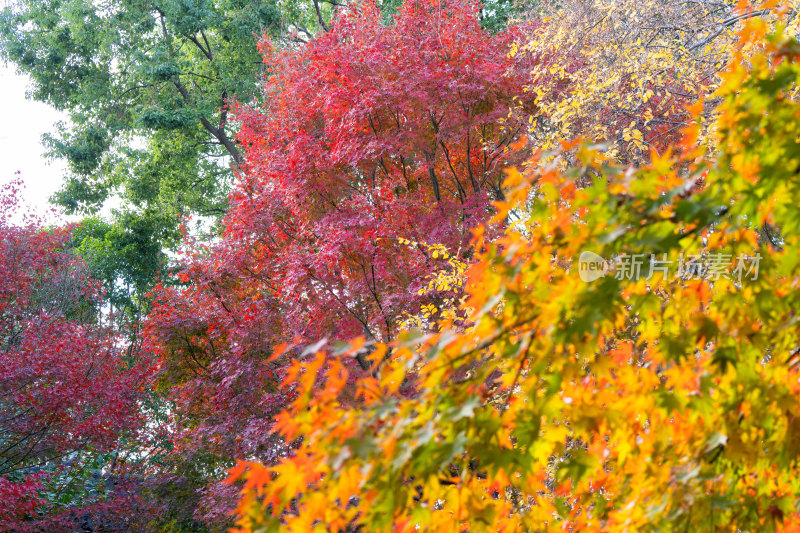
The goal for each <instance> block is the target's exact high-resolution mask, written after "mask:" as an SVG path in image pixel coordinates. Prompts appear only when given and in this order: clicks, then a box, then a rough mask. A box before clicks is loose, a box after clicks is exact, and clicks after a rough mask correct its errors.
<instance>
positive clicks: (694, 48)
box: [511, 0, 774, 162]
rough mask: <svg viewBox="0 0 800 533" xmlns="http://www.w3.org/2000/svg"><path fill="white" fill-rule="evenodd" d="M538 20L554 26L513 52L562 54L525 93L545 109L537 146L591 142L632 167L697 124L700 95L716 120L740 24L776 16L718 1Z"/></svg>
mask: <svg viewBox="0 0 800 533" xmlns="http://www.w3.org/2000/svg"><path fill="white" fill-rule="evenodd" d="M537 14H538V15H539V16H542V17H544V20H546V21H547V22H546V23H545V24H540V25H537V26H536V27H534V28H533V31H529V32H528V33H529V35H528V36H527V37H526V38H524V39H521V40H519V41H518V42H516V43H514V45H513V46H512V50H511V53H512V54H515V55H516V54H523V55H533V56H538V55H541V54H549V55H552V56H555V57H558V58H559V60H558V62H556V63H555V64H548V65H542V66H539V67H537V68H536V69H535V70H534V73H533V76H532V79H531V83H530V85H529V87H528V88H527V89H526V90H528V91H530V92H532V93H534V94H535V101H536V104H537V105H538V106H539V107H541V109H542V112H541V113H540V115H539V117H537V119H536V121H535V123H534V124H533V125H532V127H531V128H530V135H531V137H532V139H533V141H534V142H536V143H537V145H539V146H541V147H542V148H543V149H545V150H550V149H555V148H557V147H558V146H559V143H560V142H561V141H562V140H563V139H571V138H576V137H579V136H580V137H586V138H587V139H589V140H593V141H596V142H602V143H604V144H605V145H606V146H607V150H608V152H609V153H608V155H609V156H610V157H614V158H616V159H619V160H621V161H625V162H641V161H643V160H644V159H646V158H647V157H648V156H649V153H650V150H651V148H652V149H655V150H656V151H658V152H659V153H660V152H661V151H663V150H664V149H665V148H666V147H668V146H669V145H671V144H674V143H675V142H677V140H678V139H679V138H680V132H681V129H682V128H683V127H684V126H686V125H687V124H688V122H690V121H691V120H692V119H693V117H692V116H691V115H690V114H689V113H687V112H686V106H687V105H689V104H691V103H692V102H694V101H696V100H697V99H698V98H705V99H706V100H707V104H708V105H707V108H706V109H705V110H704V113H703V115H704V116H706V117H707V116H708V115H710V113H712V112H713V108H714V106H713V100H712V99H710V98H708V97H709V95H711V94H712V93H713V92H714V90H715V89H716V87H717V86H718V84H719V81H720V78H719V76H718V73H719V71H720V70H721V69H722V68H723V67H724V66H725V65H726V64H727V63H728V62H729V61H730V60H731V58H732V55H733V51H734V50H733V44H734V43H735V42H736V39H735V31H736V29H737V23H740V22H741V21H744V20H746V19H748V18H750V17H755V16H757V17H762V18H765V19H767V20H771V19H773V18H774V16H773V15H772V14H770V12H769V10H768V9H762V8H761V7H759V5H758V3H753V5H752V6H751V9H749V10H748V11H747V12H742V11H740V10H737V8H736V5H735V3H725V2H713V1H708V2H706V1H700V2H692V4H691V6H685V5H682V4H676V3H665V2H647V1H645V2H642V1H633V0H592V1H590V2H583V1H576V2H567V3H564V2H546V3H545V4H544V5H543V6H539V8H538V9H537ZM553 74H559V76H554V75H553ZM565 77H566V78H568V79H570V80H572V81H573V83H571V84H570V86H569V87H570V88H569V90H568V91H566V92H553V91H551V90H550V88H551V87H552V85H553V83H554V82H555V83H563V81H562V79H563V78H565ZM704 136H705V132H704Z"/></svg>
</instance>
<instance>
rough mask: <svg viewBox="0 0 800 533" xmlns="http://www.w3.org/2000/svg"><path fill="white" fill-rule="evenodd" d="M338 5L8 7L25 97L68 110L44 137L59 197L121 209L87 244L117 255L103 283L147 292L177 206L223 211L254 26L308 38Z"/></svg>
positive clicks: (2, 42)
mask: <svg viewBox="0 0 800 533" xmlns="http://www.w3.org/2000/svg"><path fill="white" fill-rule="evenodd" d="M332 9H333V3H328V2H314V3H309V2H294V1H290V2H278V1H277V0H257V1H250V0H123V1H121V2H118V1H109V0H101V1H93V0H44V1H42V0H18V1H14V2H11V3H9V4H8V5H7V6H6V7H5V9H3V11H2V14H1V15H0V54H2V57H3V59H4V60H6V61H9V62H11V63H13V64H14V65H16V67H17V69H18V70H19V71H20V72H22V73H24V74H26V75H28V76H29V77H30V79H31V82H32V84H31V88H30V92H29V95H28V96H29V97H30V98H32V99H34V100H38V101H42V102H45V103H48V104H50V105H52V106H53V107H54V108H56V109H58V110H61V111H65V112H67V114H68V117H69V121H68V123H67V124H64V123H62V124H60V125H59V126H58V128H57V131H54V132H52V133H51V134H49V135H47V136H46V139H45V141H46V144H47V146H48V147H49V149H50V154H51V155H52V156H53V157H58V158H64V159H66V160H67V161H68V163H69V175H68V176H67V177H66V180H65V183H64V186H63V187H62V189H61V190H60V191H59V192H58V193H57V194H56V195H55V197H54V201H55V202H56V203H57V204H59V205H61V206H63V207H64V208H65V209H66V211H67V212H68V213H71V214H89V215H91V214H96V213H97V212H99V210H100V209H101V208H102V207H103V206H104V205H109V200H112V204H116V205H118V206H119V207H118V208H117V209H116V210H115V216H114V217H113V219H114V221H113V223H110V224H107V225H106V226H105V229H104V231H105V232H104V234H103V235H98V234H97V231H99V229H100V227H99V226H98V225H97V224H94V225H93V226H92V232H93V235H92V239H90V241H89V242H87V243H86V246H87V247H88V248H91V251H92V254H93V257H94V258H95V259H98V260H99V261H100V265H99V268H100V270H104V269H105V270H108V269H107V268H106V265H104V263H108V262H110V261H112V260H114V258H115V256H117V255H120V254H121V255H122V256H124V261H122V264H121V265H117V266H115V267H114V268H113V269H112V270H113V274H114V275H117V276H118V277H116V278H106V279H105V282H106V285H107V287H114V286H116V284H118V283H119V281H120V279H122V283H123V284H128V285H130V286H131V287H133V289H134V290H135V291H139V292H138V294H139V296H141V294H143V293H142V292H141V291H143V290H144V291H145V292H146V289H147V286H148V285H149V284H152V280H153V279H154V277H155V272H156V271H157V270H159V269H160V268H161V266H162V264H163V260H164V257H163V255H162V251H163V250H164V249H165V248H170V247H171V246H172V245H173V244H175V243H177V242H178V238H179V236H180V231H179V226H180V219H181V217H184V216H195V217H201V220H204V221H210V222H212V223H213V222H214V221H216V220H218V219H219V217H220V216H221V215H222V214H224V212H225V206H226V199H227V191H228V187H229V185H230V182H231V179H232V176H233V174H232V168H233V167H236V166H237V165H239V164H241V162H242V154H241V151H240V148H239V147H238V146H237V144H236V142H235V129H236V128H235V124H232V123H231V114H230V105H231V104H232V103H233V102H234V100H236V101H239V102H242V103H247V102H250V101H252V100H253V99H254V98H255V95H257V94H258V93H259V83H260V81H261V79H262V77H261V76H260V73H261V72H262V69H263V63H262V60H261V56H260V54H259V53H258V50H257V47H256V41H257V37H260V36H262V35H264V34H270V35H273V36H274V37H280V36H284V40H285V42H287V43H291V42H292V41H293V40H298V39H300V40H303V39H310V38H312V37H313V35H315V34H316V33H317V32H319V31H320V29H324V28H325V27H326V24H325V22H324V21H325V19H326V18H329V17H330V16H331V13H332ZM97 239H99V240H100V241H102V242H103V246H102V247H98V246H97ZM98 254H99V255H98ZM120 269H122V270H125V272H124V273H123V272H121V271H120ZM110 273H111V272H110ZM120 276H121V277H120ZM134 279H135V282H134V283H131V281H133V280H134Z"/></svg>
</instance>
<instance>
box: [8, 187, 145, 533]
mask: <svg viewBox="0 0 800 533" xmlns="http://www.w3.org/2000/svg"><path fill="white" fill-rule="evenodd" d="M17 194H18V193H17V189H16V185H12V186H9V187H7V188H5V189H4V190H3V191H2V194H1V195H0V202H2V206H3V216H2V218H0V523H2V524H3V527H4V528H10V529H11V530H14V531H25V530H28V529H30V530H32V531H38V530H41V528H44V529H51V530H52V529H61V528H69V527H70V524H71V522H70V518H69V516H67V517H63V516H60V515H64V514H67V509H66V506H65V505H63V504H64V503H69V504H71V503H72V502H73V498H74V497H75V496H74V495H75V494H76V491H77V497H78V498H79V499H80V501H81V502H82V503H84V504H86V505H90V504H92V503H94V501H96V500H97V499H98V498H100V497H102V496H104V494H103V491H101V492H100V493H97V492H96V493H95V494H94V495H88V494H86V493H82V492H81V488H80V487H78V488H76V487H75V486H74V482H75V480H76V479H78V478H80V476H81V475H82V473H81V470H82V468H84V467H85V465H86V463H87V461H90V458H91V457H92V456H97V455H98V454H110V453H113V452H116V451H118V449H119V444H120V437H121V436H122V435H123V434H125V435H127V437H128V438H133V437H134V436H135V434H136V432H137V430H138V429H139V428H140V427H141V424H142V423H143V422H144V419H143V417H142V413H141V411H140V409H139V404H138V399H139V398H140V397H141V390H142V388H141V387H142V385H143V384H144V383H146V382H147V381H149V380H148V375H149V371H150V368H149V367H148V366H147V365H145V364H143V363H144V360H143V359H140V358H138V355H140V354H138V353H135V352H133V351H132V350H131V349H127V348H126V339H125V337H124V336H122V335H121V333H120V332H119V331H117V330H116V329H115V328H112V327H110V326H109V325H108V324H105V323H104V322H103V320H102V319H101V318H100V317H99V316H98V314H97V311H98V306H102V302H103V295H102V293H101V290H100V286H99V284H98V283H97V282H96V281H94V280H92V279H91V276H90V275H89V273H88V272H87V269H86V264H85V262H83V261H82V260H80V259H79V258H77V257H76V256H75V255H74V254H72V253H71V251H70V250H69V243H70V235H71V230H72V228H70V227H66V228H54V229H52V230H44V229H41V228H40V227H38V224H37V223H36V221H35V220H30V219H29V218H28V219H24V223H23V224H22V225H20V224H19V223H18V222H15V221H13V220H12V217H14V216H16V215H17V214H18V212H19V211H18V208H17V205H16V202H17V200H16V196H17ZM129 348H130V346H129ZM134 355H135V356H136V357H135V356H134ZM71 493H72V494H73V497H70V494H71ZM46 494H50V495H55V498H47V497H46ZM59 504H61V505H59ZM31 518H39V519H40V522H39V524H38V525H37V523H36V522H34V523H30V519H31ZM47 520H52V521H51V522H47ZM65 520H66V521H65ZM43 524H49V525H43ZM4 530H5V529H4Z"/></svg>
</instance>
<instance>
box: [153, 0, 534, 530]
mask: <svg viewBox="0 0 800 533" xmlns="http://www.w3.org/2000/svg"><path fill="white" fill-rule="evenodd" d="M512 39H514V33H513V31H509V32H505V33H500V34H496V35H494V34H491V33H489V32H488V31H486V30H484V29H483V28H482V27H481V25H480V20H479V17H478V9H477V6H474V5H472V4H471V3H469V2H463V1H461V0H458V1H453V2H447V3H441V4H440V3H432V2H427V1H412V2H406V3H405V4H404V5H403V6H401V7H400V8H399V10H398V12H397V14H396V16H395V18H394V22H393V24H391V25H386V24H384V22H383V15H382V13H381V11H380V10H379V9H378V8H377V7H376V6H375V5H374V4H373V3H371V2H365V3H363V4H360V5H358V6H354V7H352V8H350V9H347V10H343V11H341V12H340V13H339V15H338V16H337V17H336V18H335V19H334V21H333V22H332V23H331V27H330V31H329V32H327V33H324V34H322V35H320V36H319V37H318V38H316V39H315V40H313V41H310V42H309V43H308V44H306V45H304V46H300V47H298V48H290V49H282V50H281V49H278V48H277V47H275V46H274V44H273V43H272V42H271V41H270V40H269V39H265V40H264V41H263V42H262V44H261V48H262V50H263V52H264V55H265V64H266V65H267V66H268V68H269V69H270V73H269V76H268V78H267V79H266V81H265V85H264V99H265V104H264V106H263V108H262V107H258V106H244V105H243V106H240V107H239V108H238V110H237V117H238V120H239V121H241V133H240V135H239V142H240V143H241V145H242V146H245V147H246V154H245V155H246V157H245V159H246V161H245V163H244V164H243V168H242V172H241V174H240V175H239V181H238V183H237V185H236V187H235V188H234V192H233V194H232V195H231V198H230V205H231V210H230V213H229V214H228V215H227V216H226V218H225V221H224V227H225V229H224V232H223V234H222V235H221V239H220V240H219V242H216V243H211V244H205V245H201V244H198V243H188V246H187V249H188V254H189V255H188V256H187V257H186V258H185V263H184V269H183V271H182V273H181V274H180V279H181V281H182V283H183V284H184V285H183V286H182V287H181V286H179V287H169V286H163V287H159V288H158V290H157V291H156V300H155V305H154V309H153V312H152V313H151V316H150V319H149V323H148V326H147V332H146V335H147V338H148V342H149V345H150V346H151V347H152V348H153V349H154V350H155V351H157V352H158V353H160V354H161V355H162V357H163V361H162V368H161V380H162V383H163V387H164V390H166V391H168V392H169V395H170V397H171V398H172V400H173V401H174V402H175V406H176V407H175V411H174V420H175V423H176V427H177V428H178V432H179V435H180V437H176V441H177V442H180V443H181V444H179V445H178V446H177V447H176V450H175V454H174V456H175V460H177V461H179V462H180V463H181V464H186V463H185V462H184V459H185V458H187V457H197V458H198V461H199V462H200V463H202V464H204V465H205V466H204V468H205V472H210V473H211V474H210V475H207V476H206V477H205V480H204V481H199V483H201V484H202V485H209V484H210V488H208V489H207V494H206V496H204V497H203V498H202V501H197V502H196V505H197V509H198V510H197V513H196V514H197V515H204V516H216V517H223V518H224V510H225V509H226V507H225V505H227V506H228V507H227V508H231V507H232V505H233V502H234V501H235V490H231V488H230V487H226V486H223V485H219V484H215V483H214V481H215V480H220V479H222V478H224V475H225V471H226V469H227V468H229V467H230V466H232V465H233V464H234V463H233V461H234V459H240V458H252V457H257V458H259V459H260V460H262V461H264V462H266V463H271V462H275V461H277V460H278V459H279V458H280V457H281V456H283V455H285V453H286V452H287V449H288V444H287V443H286V442H285V441H284V439H283V437H282V436H281V435H278V434H276V433H275V432H274V431H273V426H274V417H275V415H277V413H278V412H280V410H281V409H283V408H284V407H285V405H286V404H287V402H288V401H290V400H291V398H292V397H293V393H292V392H291V391H284V390H281V388H280V387H279V384H280V383H281V381H282V380H283V379H284V378H285V377H286V368H287V365H288V363H289V362H290V361H291V358H292V357H294V356H295V355H299V353H300V351H301V350H300V349H298V350H296V352H297V353H294V354H293V355H291V356H290V355H288V354H287V355H285V356H284V357H282V358H280V359H278V360H274V359H271V357H270V356H271V354H272V352H273V348H274V347H275V346H276V345H277V344H279V343H281V342H293V341H295V340H296V339H298V341H299V343H300V344H302V343H304V342H309V343H311V342H315V341H317V340H318V339H320V338H322V337H328V338H330V339H340V340H345V339H350V338H352V337H353V336H357V335H365V336H367V337H369V338H372V339H377V340H381V341H390V340H392V339H393V338H394V336H395V335H396V334H397V332H398V331H399V330H400V328H401V325H402V323H403V322H404V321H405V320H406V319H407V318H408V317H409V316H412V315H416V314H417V312H418V311H419V309H420V308H421V307H422V306H431V307H432V308H433V309H436V308H438V307H440V306H441V307H443V306H444V304H446V303H447V302H449V301H452V300H453V299H454V298H456V297H457V294H459V291H460V289H459V288H458V286H456V285H452V286H451V285H447V284H440V286H439V288H438V290H433V291H430V290H427V289H426V287H427V285H428V284H429V283H431V282H432V281H433V280H434V278H436V277H437V276H438V277H439V279H442V278H441V276H443V275H445V274H447V273H448V272H451V273H452V272H455V271H457V269H458V268H459V264H460V263H461V262H465V261H468V260H469V259H468V258H469V257H471V255H472V254H473V253H474V252H473V250H472V248H471V245H470V242H469V241H470V235H471V230H472V228H475V227H477V226H479V225H480V224H482V223H483V222H484V221H485V220H487V219H488V218H489V217H490V216H491V214H492V207H491V204H490V202H491V201H492V200H493V199H498V198H502V197H503V195H504V192H503V191H504V187H503V184H502V182H503V179H504V176H505V170H504V169H505V168H506V167H507V166H509V165H512V164H516V163H519V162H521V161H522V160H523V159H524V158H525V157H526V155H525V153H524V152H523V151H518V150H515V149H514V148H513V147H512V144H513V143H514V142H515V141H517V140H518V139H519V133H520V132H521V131H522V130H523V129H524V121H523V117H524V118H525V120H527V117H528V116H529V115H530V114H531V113H533V112H534V111H535V110H534V109H533V108H532V107H530V106H528V105H527V103H526V100H525V99H520V98H519V95H521V94H522V87H523V85H524V83H525V82H526V80H527V75H526V74H525V72H526V70H525V68H526V65H529V64H531V61H530V60H528V58H524V59H521V60H520V59H514V58H511V57H509V56H508V54H507V51H508V49H509V46H510V43H511V42H512ZM527 72H529V70H528V71H527ZM398 236H402V237H403V238H404V239H405V240H404V241H403V242H400V241H398ZM456 258H457V259H458V261H455V259H456ZM434 314H435V312H434ZM352 364H353V366H354V367H355V366H357V364H356V362H355V361H353V362H352ZM362 364H365V361H364V360H363V359H362ZM362 371H363V369H362ZM200 478H201V479H202V476H200Z"/></svg>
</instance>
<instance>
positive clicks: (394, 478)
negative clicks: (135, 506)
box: [231, 20, 800, 531]
mask: <svg viewBox="0 0 800 533" xmlns="http://www.w3.org/2000/svg"><path fill="white" fill-rule="evenodd" d="M770 31H771V33H769V32H768V26H767V23H766V22H765V21H764V20H757V21H751V22H750V23H749V24H748V25H746V26H745V29H744V30H743V31H742V32H741V34H740V42H739V45H738V46H737V48H736V49H735V50H734V51H733V61H731V63H730V64H729V65H728V67H727V68H726V69H725V70H724V71H723V72H722V75H721V76H722V80H723V83H722V85H721V86H720V88H719V89H718V90H717V91H716V93H715V94H714V97H715V98H718V99H719V100H720V102H721V103H720V105H719V107H718V108H717V114H716V119H715V120H716V122H715V127H714V131H715V132H716V134H715V137H714V146H715V150H716V151H715V152H713V153H711V152H707V151H706V150H705V149H704V148H703V147H702V146H700V145H699V144H698V142H697V139H698V133H699V126H698V125H697V124H694V125H691V126H690V127H688V128H687V129H685V130H684V131H683V134H682V139H681V141H680V144H678V145H675V146H673V147H671V148H670V149H669V150H667V151H666V152H665V153H664V154H662V155H658V154H656V153H655V152H653V153H652V157H651V158H650V160H649V161H648V162H647V163H645V164H643V165H642V166H640V167H639V168H636V169H630V168H628V169H626V168H622V167H618V166H616V165H615V163H614V161H613V160H609V159H608V158H607V156H605V155H603V153H604V152H603V151H602V150H598V149H592V148H582V149H580V150H579V151H578V158H579V159H578V160H579V161H580V165H579V166H577V167H572V168H570V169H568V170H567V171H566V172H563V171H561V170H559V168H560V165H559V164H558V161H557V154H550V155H544V154H542V155H537V156H536V157H535V158H534V164H533V165H532V168H531V169H530V170H528V171H527V172H525V173H524V174H519V173H516V174H514V176H513V179H510V180H509V181H508V182H507V186H508V187H509V192H508V194H506V198H505V200H504V201H500V202H497V203H495V204H494V205H495V207H496V209H497V211H498V212H497V214H496V215H495V217H494V220H495V222H497V223H500V222H502V221H504V220H508V219H509V217H512V216H513V217H514V219H515V220H519V222H517V223H514V224H509V225H506V229H505V234H504V235H503V236H502V237H500V238H498V239H491V240H490V239H487V238H486V235H485V234H484V233H483V232H482V231H477V232H476V237H475V239H476V240H475V241H473V243H474V247H475V249H476V250H482V251H481V253H480V254H479V256H478V257H477V261H476V263H475V264H474V265H473V266H472V267H471V268H470V270H469V272H468V282H467V286H466V291H467V293H468V294H469V299H468V300H467V301H466V302H465V303H464V304H463V305H464V309H465V310H469V311H470V312H471V315H470V320H469V321H468V323H467V324H466V325H464V324H461V325H460V324H454V323H446V322H445V323H440V324H439V328H440V331H438V332H437V333H427V334H424V333H420V332H417V333H414V332H409V333H407V334H406V335H403V336H401V337H400V338H399V339H398V340H397V341H396V342H394V343H392V344H390V345H383V344H381V345H378V346H377V349H376V351H375V353H373V355H372V357H371V361H372V365H373V367H372V368H373V371H374V375H372V376H359V377H358V379H357V380H356V381H355V387H356V392H355V398H356V401H352V400H347V401H342V398H343V397H346V398H350V397H351V396H353V393H352V392H350V391H348V388H349V387H351V383H352V381H353V380H352V374H351V372H350V370H349V368H350V367H349V364H348V359H349V358H350V357H352V355H353V354H354V353H356V352H357V350H358V348H359V347H360V346H361V343H356V344H355V345H353V347H351V348H350V349H335V348H334V349H331V350H319V351H317V353H316V354H314V355H312V356H310V357H308V358H307V360H305V361H301V360H298V361H296V362H294V363H293V365H292V367H291V369H290V371H289V378H288V379H287V380H286V382H285V386H287V387H290V388H292V389H293V390H295V391H296V398H295V400H294V401H293V402H292V405H291V406H290V407H289V409H288V410H287V411H285V412H284V413H281V414H280V415H279V416H278V423H277V428H278V429H279V430H280V431H282V432H283V433H284V434H286V435H287V437H288V438H289V439H290V440H291V439H295V438H299V437H301V436H302V443H301V444H300V445H299V446H298V447H297V449H296V450H295V451H294V452H293V453H292V454H291V455H290V456H288V457H286V458H284V459H282V460H281V461H280V462H279V463H278V464H276V465H273V466H264V465H260V464H257V463H245V462H243V463H240V465H239V466H238V467H237V468H236V469H235V470H234V472H233V474H232V478H231V480H232V481H235V480H237V479H240V480H244V482H245V484H244V492H243V499H242V501H241V503H240V506H239V524H240V526H241V527H242V528H243V529H244V530H247V531H250V530H267V531H272V530H281V531H312V530H326V531H347V530H356V529H362V528H363V529H364V530H368V531H389V530H397V531H416V530H420V529H421V530H429V531H443V530H448V531H449V530H454V531H466V530H468V531H542V530H575V531H586V530H597V531H600V530H603V531H636V530H681V531H707V530H731V531H768V530H775V529H780V530H791V529H793V528H794V527H796V526H795V524H796V522H797V520H798V518H799V517H798V506H799V505H800V488H799V487H798V481H797V480H798V474H800V472H798V471H797V468H798V467H797V465H798V462H797V457H798V453H800V449H798V447H797V439H798V429H800V426H798V423H799V422H798V418H797V413H798V408H800V373H799V372H800V369H799V368H798V365H797V361H798V360H797V358H798V347H797V338H798V329H797V323H796V317H795V314H796V312H795V310H796V309H797V306H798V303H800V302H797V301H796V295H797V283H798V278H797V265H798V259H797V253H796V246H797V245H798V239H800V235H798V233H797V227H798V222H800V220H798V214H797V210H796V209H795V207H794V199H795V198H796V197H797V194H798V193H800V190H798V189H799V188H800V181H798V178H797V172H798V161H800V151H798V145H797V142H796V141H797V139H796V138H797V131H798V127H800V122H798V120H800V113H799V112H798V103H797V81H798V77H799V76H800V44H798V42H797V40H796V39H795V38H794V37H792V36H791V34H787V33H786V32H785V30H784V28H783V26H781V24H778V25H777V27H776V28H775V29H774V30H770ZM702 111H703V107H702V103H698V104H697V105H695V106H693V108H692V109H690V112H692V113H693V114H694V115H695V116H698V115H699V114H700V113H701V112H702ZM564 148H565V149H569V148H571V147H570V146H564ZM554 155H555V157H556V159H555V160H554V159H553V156H554ZM765 228H767V230H768V231H765ZM765 235H767V237H765ZM776 235H779V237H776ZM586 250H589V251H593V252H595V253H597V254H599V255H601V256H603V257H606V258H611V257H617V258H624V257H625V256H628V257H630V256H632V255H634V254H645V255H646V257H647V258H648V261H647V263H646V265H650V262H649V259H650V257H651V255H650V254H653V256H654V257H658V258H659V259H661V260H663V261H673V262H674V263H675V264H679V261H680V260H682V259H685V258H687V257H692V258H693V259H692V261H694V267H693V268H694V270H691V271H686V270H683V272H682V273H677V274H676V273H675V272H672V273H667V274H664V273H663V272H662V271H657V270H656V269H652V270H651V267H650V266H645V267H644V269H643V271H642V275H641V276H638V277H631V276H626V275H624V274H623V275H616V276H615V275H613V273H612V274H611V275H607V276H604V277H601V278H600V279H598V280H595V281H594V282H592V283H587V282H585V281H582V280H581V278H580V277H579V275H578V262H577V257H578V256H579V254H580V253H581V252H582V251H586ZM715 254H725V255H728V256H730V257H732V258H741V261H745V262H747V261H752V259H753V258H754V257H757V256H758V257H759V258H760V270H759V274H758V275H757V276H753V275H752V274H753V272H752V269H751V268H750V267H748V269H747V274H748V275H746V276H745V277H742V276H741V275H738V274H741V272H740V271H739V272H738V274H737V269H739V268H740V263H739V262H738V261H736V260H732V261H730V262H729V264H728V266H727V267H726V268H724V269H722V270H721V271H719V270H717V271H713V270H710V269H709V268H708V264H709V262H710V261H711V260H712V259H711V258H713V257H715ZM617 264H618V266H617V268H618V269H619V268H621V267H620V266H619V265H620V264H622V263H620V262H619V261H618V263H617ZM748 264H749V263H748ZM618 272H619V270H618ZM692 273H694V274H692ZM362 342H363V341H362ZM409 386H410V387H411V388H412V389H413V393H410V394H409V393H403V392H402V391H401V388H403V387H409Z"/></svg>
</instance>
